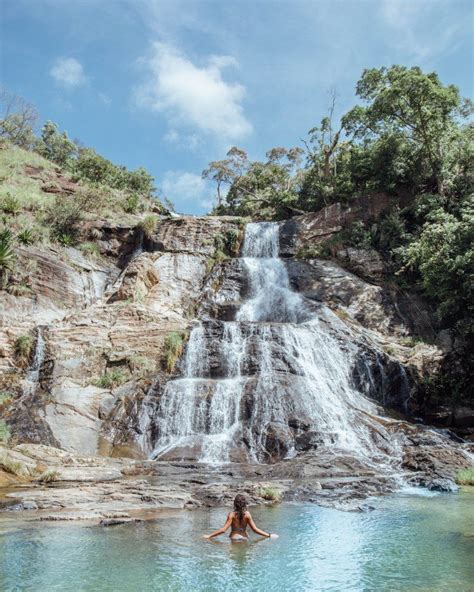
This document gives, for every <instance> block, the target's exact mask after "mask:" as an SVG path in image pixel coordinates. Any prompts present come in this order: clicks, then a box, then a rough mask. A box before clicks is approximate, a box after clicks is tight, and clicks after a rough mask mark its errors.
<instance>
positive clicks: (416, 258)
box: [400, 197, 474, 334]
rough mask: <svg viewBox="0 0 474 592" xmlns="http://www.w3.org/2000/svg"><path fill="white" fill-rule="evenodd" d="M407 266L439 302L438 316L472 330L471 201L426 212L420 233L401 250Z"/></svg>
mask: <svg viewBox="0 0 474 592" xmlns="http://www.w3.org/2000/svg"><path fill="white" fill-rule="evenodd" d="M400 253H401V255H402V257H403V258H404V260H405V264H406V266H407V267H409V268H411V269H412V270H415V271H417V272H418V273H419V274H420V277H421V282H422V287H423V289H424V292H425V294H426V295H427V296H429V297H430V298H431V299H433V300H434V301H436V302H438V303H439V315H440V317H441V319H442V320H443V321H445V322H447V323H450V324H451V325H452V326H456V327H457V329H458V331H459V332H460V333H463V334H468V333H470V334H472V333H474V327H473V326H472V318H473V317H472V315H473V313H474V307H473V303H474V200H473V199H472V197H471V198H467V199H465V200H464V201H463V202H462V203H461V204H460V206H459V209H458V211H457V212H456V213H449V212H446V211H445V210H443V209H441V208H438V209H435V210H434V211H431V212H429V213H428V216H427V222H426V223H425V224H424V225H423V227H422V230H421V233H420V234H419V236H418V237H417V238H416V239H415V240H413V241H411V242H410V243H409V244H408V245H407V246H406V247H404V248H402V249H400Z"/></svg>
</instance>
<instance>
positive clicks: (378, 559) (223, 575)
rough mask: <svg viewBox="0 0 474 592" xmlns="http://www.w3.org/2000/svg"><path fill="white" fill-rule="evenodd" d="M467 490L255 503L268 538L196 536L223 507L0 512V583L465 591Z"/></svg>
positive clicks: (472, 531)
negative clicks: (26, 514)
mask: <svg viewBox="0 0 474 592" xmlns="http://www.w3.org/2000/svg"><path fill="white" fill-rule="evenodd" d="M473 502H474V495H473V494H472V493H467V492H461V493H459V494H457V495H453V494H450V495H446V494H439V495H436V496H431V497H426V496H421V495H409V494H405V495H402V494H400V495H397V496H394V497H390V498H388V497H387V498H380V499H377V500H374V501H373V502H371V503H372V505H373V506H374V510H372V511H370V512H367V513H347V512H340V511H337V510H333V509H327V508H320V507H318V506H315V505H310V504H304V505H303V504H298V505H296V504H295V505H292V504H284V505H279V506H274V507H262V508H254V509H253V510H252V513H253V516H254V518H255V520H256V522H257V524H258V525H260V526H261V527H262V528H265V529H268V530H270V531H271V532H277V533H279V534H280V538H278V539H274V540H268V539H265V540H261V541H260V542H252V543H240V544H236V543H234V544H231V543H230V542H229V541H228V539H227V538H224V537H221V538H220V539H218V542H209V541H205V540H202V539H200V535H201V534H202V533H208V532H210V531H211V530H212V529H215V528H217V527H219V526H221V523H222V522H223V521H224V519H225V515H226V510H225V509H222V508H220V509H213V510H209V511H207V510H206V511H204V510H203V511H200V510H199V511H182V512H175V513H169V514H166V515H164V516H163V517H162V518H161V519H160V520H158V521H154V522H146V523H138V524H128V525H122V526H114V527H110V528H102V527H96V526H94V527H84V526H77V525H69V524H68V525H64V524H61V525H58V524H45V523H29V524H28V523H19V522H18V523H16V524H14V523H13V522H12V518H13V516H12V515H9V516H5V515H4V517H3V518H0V590H2V592H10V591H13V590H19V591H20V590H21V591H22V592H23V591H29V590H34V591H35V592H50V591H53V590H60V591H61V592H66V591H73V590H74V591H94V592H99V591H100V592H108V591H110V592H112V591H114V592H118V591H139V592H145V591H151V590H157V591H161V590H164V591H165V590H166V591H168V590H170V591H181V590H186V591H189V592H194V591H206V592H212V591H222V590H225V591H234V590H248V591H255V592H257V591H265V592H266V591H271V590H278V591H280V590H281V591H287V590H292V591H298V590H308V591H318V590H325V591H326V590H327V591H329V590H334V591H337V592H340V591H343V590H357V591H358V590H364V591H377V592H380V591H385V590H386V591H396V590H404V591H405V590H406V591H413V592H414V591H421V590H423V591H430V592H433V591H437V590H443V591H448V590H449V591H456V592H458V591H468V590H472V589H473V586H474V562H473V558H474V515H473Z"/></svg>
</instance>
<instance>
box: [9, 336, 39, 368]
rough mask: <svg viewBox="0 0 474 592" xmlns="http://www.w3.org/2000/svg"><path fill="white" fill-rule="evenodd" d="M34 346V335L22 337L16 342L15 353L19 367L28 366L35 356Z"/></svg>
mask: <svg viewBox="0 0 474 592" xmlns="http://www.w3.org/2000/svg"><path fill="white" fill-rule="evenodd" d="M34 345H35V340H34V338H33V336H32V335H20V337H18V338H17V339H16V340H15V344H14V353H15V358H16V361H17V363H18V365H19V366H22V367H25V366H28V364H29V362H30V360H31V356H32V354H33V348H34Z"/></svg>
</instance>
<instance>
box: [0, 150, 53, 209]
mask: <svg viewBox="0 0 474 592" xmlns="http://www.w3.org/2000/svg"><path fill="white" fill-rule="evenodd" d="M25 166H32V167H37V168H41V169H42V171H41V172H40V173H39V175H38V176H42V174H43V173H45V174H46V175H47V173H48V172H49V171H52V170H53V169H54V165H53V163H51V162H49V161H48V160H46V159H45V158H43V157H42V156H40V155H39V154H36V153H35V152H29V151H27V150H23V149H21V148H18V147H17V146H12V145H9V146H8V147H7V148H5V149H3V150H0V180H1V184H0V203H2V204H4V203H5V201H4V200H5V199H6V200H7V204H8V202H11V200H14V202H15V203H16V206H15V209H16V210H17V211H18V210H22V209H26V210H30V211H34V210H37V209H39V208H41V207H43V206H45V205H48V204H50V203H52V202H53V201H54V197H53V196H52V195H49V194H47V193H45V192H44V191H42V190H41V186H42V185H43V181H42V180H41V179H32V178H31V177H28V176H27V175H26V174H25ZM11 203H12V202H11ZM7 208H8V205H7ZM4 211H5V210H4ZM10 213H11V212H10Z"/></svg>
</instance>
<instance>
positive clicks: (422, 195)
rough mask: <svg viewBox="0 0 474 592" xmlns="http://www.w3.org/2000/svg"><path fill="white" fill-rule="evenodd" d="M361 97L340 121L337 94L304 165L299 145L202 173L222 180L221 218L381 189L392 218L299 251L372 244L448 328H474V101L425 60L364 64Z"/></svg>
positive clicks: (239, 156) (279, 211) (233, 153)
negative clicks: (423, 64) (425, 67)
mask: <svg viewBox="0 0 474 592" xmlns="http://www.w3.org/2000/svg"><path fill="white" fill-rule="evenodd" d="M356 93H357V96H358V98H359V99H360V102H361V104H359V105H357V106H355V107H354V108H353V109H351V110H350V111H349V112H348V113H346V114H345V115H343V117H342V118H341V119H340V121H339V122H336V121H335V117H334V113H335V110H336V100H337V97H336V95H334V94H333V95H332V100H331V106H330V108H329V112H328V114H327V116H325V117H323V119H322V120H321V123H320V124H319V125H318V126H316V127H314V128H312V129H311V130H310V131H309V135H308V140H307V141H305V142H304V146H305V156H306V159H305V162H303V161H302V156H303V151H302V150H301V149H296V148H293V149H283V148H274V149H272V150H270V151H269V152H267V154H266V160H265V161H263V162H259V161H255V162H252V161H250V160H249V159H248V156H247V154H246V153H245V151H243V150H241V149H239V148H235V147H234V148H232V149H231V150H229V152H228V154H227V158H225V159H224V160H221V161H214V162H211V163H210V164H209V166H208V168H207V169H206V170H205V171H204V172H203V176H204V177H205V178H209V179H212V180H214V181H215V182H216V185H217V206H216V208H215V209H214V213H217V214H233V215H244V216H250V217H252V218H253V219H269V218H272V219H281V218H284V217H288V216H292V215H294V214H296V213H303V212H311V211H318V210H319V209H321V208H323V207H325V206H328V205H330V204H333V203H335V202H341V203H343V204H350V203H351V201H353V200H354V199H356V198H357V197H360V196H364V195H371V194H375V193H377V192H384V193H385V194H386V195H387V194H388V195H389V196H391V197H392V199H393V207H392V208H391V209H389V210H388V211H387V212H385V214H384V215H383V216H379V217H378V218H377V219H370V220H368V219H367V218H366V217H364V218H363V219H361V220H359V221H357V222H355V223H354V225H353V227H352V228H351V229H344V230H343V231H342V233H341V234H340V235H338V236H337V237H332V238H331V241H332V243H331V242H329V243H325V244H324V245H308V246H307V247H305V251H306V252H301V253H300V254H299V255H300V256H301V257H309V256H332V254H333V253H334V252H335V250H336V249H338V248H340V247H341V246H359V247H362V248H375V249H377V250H378V251H379V252H380V253H381V254H382V255H383V257H384V258H385V259H386V261H387V262H388V263H389V269H390V270H391V271H392V273H393V275H394V276H395V277H397V278H398V279H399V281H400V282H401V283H402V284H403V283H404V284H409V285H411V286H414V287H415V288H417V289H419V291H420V292H421V293H422V294H423V295H424V296H425V297H426V298H428V299H429V300H431V301H432V302H433V304H434V305H435V306H437V309H438V315H439V321H440V322H441V323H443V324H444V326H445V327H447V328H451V329H452V330H454V331H456V332H457V333H458V334H459V335H461V336H466V335H472V331H473V327H472V320H471V319H472V303H473V301H474V299H473V295H474V293H473V290H474V282H473V274H474V251H473V247H472V244H473V232H474V231H473V228H474V224H473V222H474V213H473V212H474V205H473V200H472V191H473V178H474V177H473V174H472V166H471V165H472V145H473V140H474V128H473V127H472V126H471V125H468V124H467V123H466V122H467V121H468V117H469V116H470V115H471V114H472V104H471V102H470V101H468V100H465V99H462V98H461V97H460V95H459V91H458V89H457V88H456V87H455V86H453V85H448V86H446V85H443V84H442V82H441V81H440V80H439V78H438V76H437V75H436V74H435V73H428V74H427V73H424V72H422V71H421V70H420V68H417V67H413V68H406V67H403V66H392V67H390V68H379V69H376V68H373V69H369V70H365V71H364V72H363V74H362V76H361V78H360V80H359V81H358V83H357V88H356ZM226 186H227V187H228V188H229V189H228V193H227V194H226V195H225V197H224V192H223V188H224V187H226ZM400 203H403V207H401V206H400Z"/></svg>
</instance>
